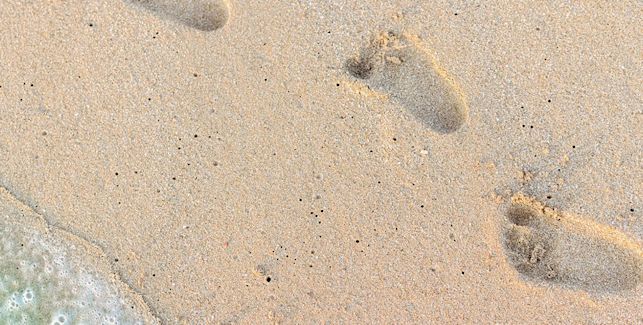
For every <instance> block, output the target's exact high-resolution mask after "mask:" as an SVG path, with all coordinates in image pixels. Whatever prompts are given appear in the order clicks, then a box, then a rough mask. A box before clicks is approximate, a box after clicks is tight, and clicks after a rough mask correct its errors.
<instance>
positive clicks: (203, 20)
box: [125, 0, 230, 32]
mask: <svg viewBox="0 0 643 325" xmlns="http://www.w3.org/2000/svg"><path fill="white" fill-rule="evenodd" d="M125 1H127V2H128V3H131V4H134V5H137V6H139V7H142V8H145V9H147V10H149V11H151V12H153V13H154V14H156V15H158V16H161V17H164V18H169V19H171V20H174V21H177V22H179V23H181V24H184V25H186V26H189V27H192V28H196V29H198V30H202V31H206V32H210V31H213V30H217V29H219V28H221V27H223V26H224V25H225V24H226V22H227V21H228V18H229V17H230V6H229V4H228V1H227V0H190V1H177V0H125Z"/></svg>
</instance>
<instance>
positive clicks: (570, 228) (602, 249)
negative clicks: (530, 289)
mask: <svg viewBox="0 0 643 325" xmlns="http://www.w3.org/2000/svg"><path fill="white" fill-rule="evenodd" d="M507 219H508V220H509V223H508V224H507V227H506V228H505V231H504V241H505V242H504V244H505V249H506V252H507V257H508V259H509V262H510V263H511V264H512V265H513V266H514V267H515V269H516V270H517V271H518V272H519V273H521V274H522V275H524V276H525V277H527V278H528V279H530V280H533V281H539V282H549V283H557V284H562V285H566V286H569V287H572V288H577V289H582V290H586V291H594V292H600V291H603V292H605V291H608V292H613V291H620V290H628V289H633V288H635V287H636V286H637V285H638V284H639V283H640V282H641V281H642V280H643V251H642V250H641V246H640V245H639V244H637V243H636V242H635V241H633V240H632V239H629V238H628V237H627V236H625V234H623V233H622V232H620V231H618V230H616V229H613V228H611V227H608V226H605V225H601V224H598V223H595V222H592V221H589V220H583V219H582V218H578V217H576V216H572V215H568V214H563V213H559V212H557V211H554V210H553V209H551V208H549V207H546V206H545V205H543V204H542V203H540V202H538V201H536V200H534V199H531V198H528V197H526V196H524V195H522V194H519V195H516V196H514V197H513V198H512V204H511V207H510V208H509V211H508V212H507Z"/></svg>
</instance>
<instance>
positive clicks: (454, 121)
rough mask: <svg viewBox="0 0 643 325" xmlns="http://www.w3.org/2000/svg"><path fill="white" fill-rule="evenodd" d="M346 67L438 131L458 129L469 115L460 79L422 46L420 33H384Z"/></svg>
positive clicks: (350, 60) (356, 76)
mask: <svg viewBox="0 0 643 325" xmlns="http://www.w3.org/2000/svg"><path fill="white" fill-rule="evenodd" d="M345 68H346V70H347V71H348V72H349V73H350V74H351V75H352V76H354V77H355V78H358V79H361V80H363V82H364V83H366V84H367V85H368V86H369V87H371V88H373V89H375V90H379V91H383V92H385V93H387V94H388V95H389V96H390V97H391V98H392V99H393V100H395V101H396V102H398V103H399V104H401V105H402V106H403V107H405V108H406V109H407V110H408V111H409V112H410V113H411V114H412V115H413V116H415V118H417V119H418V120H420V121H421V122H422V123H423V124H425V125H426V126H428V127H430V128H431V129H433V130H434V131H437V132H440V133H451V132H454V131H456V130H458V129H459V128H460V127H461V126H462V125H463V124H464V123H465V122H466V121H467V119H468V107H467V104H466V101H465V99H464V95H463V94H462V91H461V90H460V89H459V87H458V85H457V83H456V82H455V81H454V80H453V79H452V78H451V77H450V76H448V74H447V73H446V71H444V69H442V68H440V67H439V66H438V65H437V62H436V61H435V60H434V59H433V57H432V56H431V54H430V53H428V52H427V51H425V50H423V49H422V47H421V44H420V41H419V39H418V38H417V37H416V36H413V35H409V34H401V35H398V34H396V33H394V32H388V33H380V34H379V35H378V36H377V37H375V38H374V39H373V40H372V41H371V43H370V44H369V45H368V46H366V47H364V48H362V49H361V51H360V54H359V55H358V56H357V57H353V58H350V59H348V60H347V61H346V64H345Z"/></svg>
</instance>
